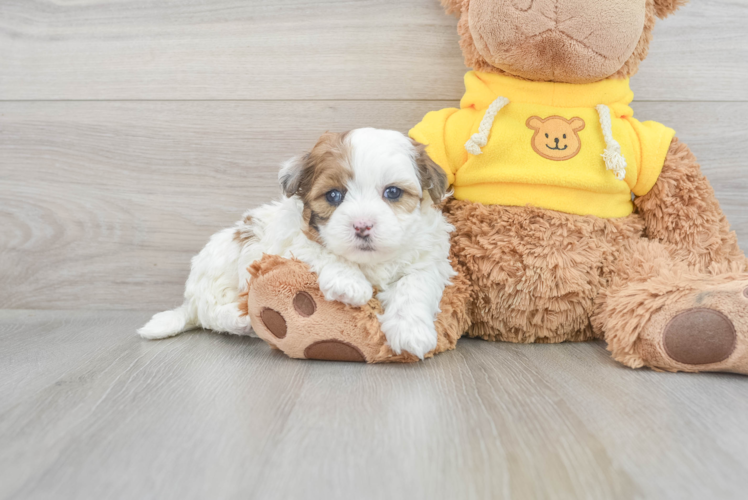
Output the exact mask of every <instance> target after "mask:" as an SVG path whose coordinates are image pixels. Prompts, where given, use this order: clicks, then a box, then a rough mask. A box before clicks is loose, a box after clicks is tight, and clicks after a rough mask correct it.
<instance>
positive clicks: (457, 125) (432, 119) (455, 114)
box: [408, 108, 475, 185]
mask: <svg viewBox="0 0 748 500" xmlns="http://www.w3.org/2000/svg"><path fill="white" fill-rule="evenodd" d="M469 111H470V110H467V109H463V110H460V109H457V108H446V109H442V110H439V111H431V112H430V113H428V114H426V116H424V117H423V120H422V121H421V123H419V124H418V125H416V126H415V127H413V128H412V129H411V130H410V132H409V133H408V135H410V137H411V139H413V140H415V141H418V142H420V143H421V144H425V145H426V152H427V153H428V154H429V156H430V157H431V159H432V160H434V162H436V164H437V165H439V166H440V167H442V168H443V169H444V171H445V172H446V173H447V177H448V178H449V184H450V185H452V184H454V182H455V174H456V173H457V171H458V170H459V169H460V167H461V166H462V165H463V164H464V163H465V162H466V161H467V159H468V157H467V151H465V147H464V146H465V142H467V140H468V139H469V138H470V130H471V128H472V126H473V122H474V121H475V117H473V116H471V113H469Z"/></svg>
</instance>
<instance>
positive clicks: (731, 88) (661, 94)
mask: <svg viewBox="0 0 748 500" xmlns="http://www.w3.org/2000/svg"><path fill="white" fill-rule="evenodd" d="M747 20H748V3H747V2H745V0H699V1H694V2H691V4H690V5H688V6H686V7H685V8H683V9H682V11H681V12H679V13H678V14H677V15H675V16H673V17H671V18H669V19H667V20H665V21H661V22H660V24H659V25H658V26H657V28H656V31H655V40H654V43H653V45H652V48H651V53H650V56H649V59H648V60H647V61H646V62H645V63H644V65H643V66H642V70H641V72H640V74H639V75H637V78H636V79H635V80H634V89H635V91H636V92H637V96H638V98H639V99H642V100H668V101H671V100H685V101H691V100H701V101H704V100H709V101H712V100H722V101H734V100H737V101H748V86H746V85H745V84H744V82H745V80H746V78H748V30H746V29H745V26H746V21H747ZM456 24H457V21H456V19H455V18H454V17H451V16H447V15H445V14H444V13H443V11H442V9H441V7H440V5H439V2H438V1H437V0H407V1H403V0H356V1H351V0H324V1H318V2H309V1H308V0H283V1H274V2H263V1H252V2H247V1H244V0H214V1H211V2H206V1H204V0H189V1H182V2H161V1H157V0H131V1H117V2H113V1H111V0H89V1H86V2H59V1H51V0H34V1H29V0H3V1H2V2H0V61H2V71H0V99H6V100H17V99H84V100H88V99H170V100H171V99H251V100H258V99H259V100H265V99H437V100H440V99H448V100H451V99H459V98H460V97H461V95H462V74H463V73H464V71H465V68H464V65H463V62H462V55H461V52H460V49H459V47H458V45H457V34H456Z"/></svg>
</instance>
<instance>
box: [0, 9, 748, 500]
mask: <svg viewBox="0 0 748 500" xmlns="http://www.w3.org/2000/svg"><path fill="white" fill-rule="evenodd" d="M746 26H748V2H746V0H699V1H694V2H692V3H691V4H690V5H689V6H687V7H685V8H684V9H683V10H682V11H681V12H680V13H678V14H677V15H675V16H673V17H671V18H669V19H668V20H666V21H663V22H660V23H659V24H658V26H657V28H656V30H655V38H654V42H653V44H652V47H651V52H650V56H649V58H648V59H647V61H645V62H644V64H643V65H642V68H641V71H640V73H639V74H638V75H637V76H636V77H635V78H634V79H633V80H632V86H633V88H634V91H635V92H636V96H637V99H636V102H635V103H634V106H633V107H634V109H635V111H636V116H637V117H638V118H639V119H642V120H647V119H653V120H657V121H661V122H663V123H665V124H668V125H670V126H672V127H674V128H675V129H676V130H677V133H678V136H679V137H680V139H681V140H683V141H685V142H687V143H688V144H689V146H690V147H691V148H692V150H693V151H694V152H695V153H696V155H697V157H698V158H699V159H700V161H701V163H702V167H703V170H704V172H705V173H706V174H707V176H708V177H709V179H710V180H711V182H712V184H713V186H714V188H715V191H716V192H717V196H718V198H719V200H720V203H721V205H722V207H723V209H724V211H725V212H726V214H727V216H728V219H729V220H730V222H731V224H732V227H733V229H734V230H735V231H736V232H737V235H738V239H739V241H740V243H741V246H742V247H743V248H744V249H747V250H748V196H746V193H748V162H747V161H746V154H745V150H746V149H747V148H748V85H747V84H746V82H748V30H746V28H745V27H746ZM457 41H458V40H457V35H456V20H455V19H454V18H453V17H450V16H447V15H445V14H444V13H443V12H442V10H441V7H440V6H439V2H438V0H319V1H315V2H311V1H309V0H282V1H274V2H269V1H263V0H211V1H207V0H184V1H180V2H162V1H158V0H120V1H111V0H86V1H85V2H81V1H59V0H34V1H29V0H0V499H2V500H4V499H11V498H12V499H26V498H45V499H46V498H55V499H81V498H83V499H87V498H96V499H99V498H118V499H119V498H122V499H131V498H154V499H172V498H180V499H181V498H216V499H219V498H257V499H263V500H264V499H275V498H279V499H280V498H323V499H326V498H345V499H359V498H361V499H364V498H404V499H420V498H429V499H434V498H436V499H439V498H449V499H455V498H459V499H462V498H485V499H488V498H514V499H524V498H533V499H534V498H570V499H579V498H590V499H607V498H616V499H618V498H620V499H633V498H656V499H664V498H672V499H688V498H694V499H704V498H709V499H711V498H720V499H721V498H741V499H742V498H746V491H748V430H746V427H748V378H745V377H740V376H733V375H714V374H705V375H684V374H675V375H673V374H661V373H655V372H652V371H648V370H637V371H634V370H629V369H626V368H623V367H621V366H619V365H618V364H616V363H615V362H613V361H612V360H611V359H610V357H609V355H608V353H607V351H606V350H605V346H604V344H602V343H587V344H569V345H554V346H542V345H530V346H518V345H511V344H493V343H487V342H482V341H475V340H462V341H460V343H459V345H458V348H457V350H456V351H454V352H450V353H446V354H443V355H440V356H438V357H437V358H436V359H433V360H430V361H427V362H425V363H421V364H417V365H412V366H360V365H350V364H337V363H323V362H300V361H293V360H289V359H286V358H285V357H283V356H282V355H281V354H279V353H277V352H273V351H271V350H270V349H269V348H268V347H267V346H265V345H264V344H262V343H261V342H260V341H258V340H254V339H249V338H237V337H228V336H219V335H214V334H209V333H205V332H195V333H190V334H186V335H183V336H181V337H178V338H174V339H169V340H165V341H159V342H147V341H143V340H141V339H139V338H138V337H137V336H135V329H136V328H137V327H138V326H140V325H142V324H143V323H144V321H145V320H146V319H147V318H148V317H149V315H150V314H151V313H153V312H155V311H157V310H160V309H164V308H168V307H172V306H174V305H176V304H178V303H179V301H180V296H181V293H182V287H183V283H184V279H185V277H186V274H187V271H188V268H189V259H190V257H191V256H192V255H193V254H194V253H196V252H197V251H198V250H199V249H200V248H201V246H202V245H203V244H204V243H205V241H206V240H207V238H208V237H209V236H210V234H212V233H213V232H215V231H216V230H217V229H218V228H221V227H223V226H226V225H229V224H231V223H232V222H233V221H234V220H236V219H237V218H238V217H239V216H240V214H241V213H242V211H243V210H245V209H246V208H249V207H252V206H255V205H257V204H259V203H263V202H266V201H268V200H270V199H271V198H273V197H275V196H277V194H278V187H277V185H276V180H275V179H276V171H277V166H278V165H279V164H280V162H282V161H283V160H285V159H287V158H288V157H290V156H292V155H294V154H297V153H299V152H301V151H304V150H305V149H306V148H309V147H310V146H311V145H312V144H313V143H314V140H315V139H316V138H317V137H318V136H319V135H320V134H321V133H322V132H324V131H325V130H347V129H350V128H353V127H360V126H374V127H383V128H393V129H397V130H401V131H406V130H408V129H409V128H410V127H411V126H413V125H414V124H415V123H417V122H418V121H419V120H420V119H421V117H422V116H423V115H424V114H425V113H426V112H428V111H430V110H435V109H440V108H443V107H446V106H452V105H455V104H456V103H457V101H458V100H459V98H460V97H461V94H462V75H463V73H464V71H465V68H464V65H463V62H462V56H461V53H460V49H459V47H458V44H457Z"/></svg>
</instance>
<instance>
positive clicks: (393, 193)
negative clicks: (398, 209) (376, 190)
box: [384, 186, 403, 201]
mask: <svg viewBox="0 0 748 500" xmlns="http://www.w3.org/2000/svg"><path fill="white" fill-rule="evenodd" d="M402 195H403V190H402V189H400V188H399V187H395V186H390V187H388V188H387V189H385V190H384V197H385V198H387V199H388V200H390V201H395V200H398V199H400V197H401V196H402Z"/></svg>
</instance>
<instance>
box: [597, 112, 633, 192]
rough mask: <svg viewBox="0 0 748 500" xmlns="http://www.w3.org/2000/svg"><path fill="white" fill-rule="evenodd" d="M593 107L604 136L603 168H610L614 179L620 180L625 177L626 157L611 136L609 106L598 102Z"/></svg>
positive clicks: (611, 126) (611, 125) (611, 124)
mask: <svg viewBox="0 0 748 500" xmlns="http://www.w3.org/2000/svg"><path fill="white" fill-rule="evenodd" d="M595 109H596V110H597V113H598V114H599V115H600V126H601V127H602V129H603V137H604V138H605V152H604V153H603V154H602V157H603V160H605V168H607V169H608V170H612V171H613V173H614V174H615V175H616V179H618V180H619V181H622V180H624V179H625V178H626V158H624V157H623V155H622V154H621V145H620V144H618V141H616V140H615V139H614V138H613V123H612V122H611V119H610V108H609V107H608V106H606V105H605V104H598V105H597V106H595Z"/></svg>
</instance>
